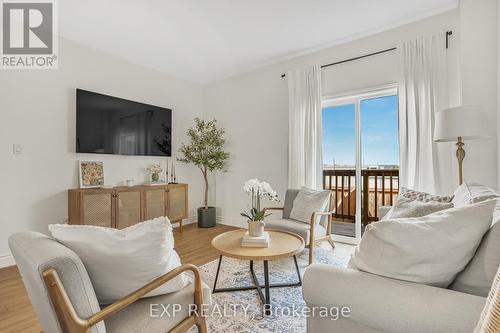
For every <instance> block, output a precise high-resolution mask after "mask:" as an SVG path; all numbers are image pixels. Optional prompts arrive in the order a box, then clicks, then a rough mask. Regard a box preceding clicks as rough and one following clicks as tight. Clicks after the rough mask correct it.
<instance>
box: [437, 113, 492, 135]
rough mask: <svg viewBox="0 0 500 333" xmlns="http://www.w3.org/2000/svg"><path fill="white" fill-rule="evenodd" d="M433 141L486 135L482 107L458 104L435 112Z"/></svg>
mask: <svg viewBox="0 0 500 333" xmlns="http://www.w3.org/2000/svg"><path fill="white" fill-rule="evenodd" d="M435 120H436V122H435V127H434V141H435V142H448V141H457V139H458V137H461V138H462V140H473V139H483V138H487V137H488V133H487V128H488V126H486V120H485V115H484V112H483V109H482V108H481V107H479V106H458V107H454V108H450V109H445V110H442V111H439V112H436V118H435Z"/></svg>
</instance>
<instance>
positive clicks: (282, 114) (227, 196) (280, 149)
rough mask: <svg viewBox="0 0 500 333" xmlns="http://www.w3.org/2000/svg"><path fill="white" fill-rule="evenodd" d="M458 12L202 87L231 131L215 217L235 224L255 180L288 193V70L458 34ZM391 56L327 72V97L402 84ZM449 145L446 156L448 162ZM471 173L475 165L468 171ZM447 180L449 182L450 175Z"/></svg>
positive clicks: (208, 104) (208, 109)
mask: <svg viewBox="0 0 500 333" xmlns="http://www.w3.org/2000/svg"><path fill="white" fill-rule="evenodd" d="M458 21H459V15H458V10H454V11H450V12H447V13H444V14H441V15H438V16H435V17H431V18H428V19H426V20H423V21H419V22H416V23H411V24H408V25H405V26H402V27H399V28H396V29H392V30H388V31H386V32H383V33H380V34H377V35H373V36H370V37H366V38H362V39H359V40H356V41H352V42H349V43H346V44H342V45H339V46H336V47H332V48H329V49H326V50H322V51H319V52H315V53H312V54H309V55H305V56H302V57H299V58H295V59H291V60H287V61H282V62H279V63H275V64H273V65H269V66H266V67H264V68H260V69H257V70H254V71H251V72H248V73H245V74H242V75H239V76H236V77H232V78H229V79H226V80H224V81H221V82H217V83H213V84H210V85H208V86H207V87H206V89H205V97H204V109H205V111H204V116H205V117H206V118H212V117H215V118H216V119H218V120H219V121H220V123H221V125H222V126H224V127H225V128H226V129H227V136H228V150H229V151H230V152H231V154H232V156H231V166H230V168H229V171H228V172H227V173H224V174H220V175H218V176H217V189H216V193H217V206H218V207H219V212H218V215H219V216H220V218H221V219H222V221H224V223H232V224H238V223H241V222H242V221H243V220H242V218H240V217H239V212H240V210H241V209H243V208H245V207H246V206H247V204H248V198H247V197H246V196H245V194H244V193H243V192H242V190H241V187H242V185H243V182H244V181H245V180H247V179H249V178H253V177H258V178H262V179H264V180H267V181H269V182H270V183H271V184H272V185H273V186H274V187H275V188H276V189H277V190H278V192H279V193H280V194H281V195H283V194H284V191H285V189H286V185H287V154H288V152H287V146H288V93H287V82H286V79H282V78H281V77H280V76H281V74H282V73H284V72H286V71H287V70H290V69H294V68H300V67H305V66H307V65H312V64H326V63H330V62H334V61H338V60H343V59H348V58H352V57H356V56H359V55H362V54H367V53H371V52H374V51H379V50H383V49H386V48H390V47H394V46H396V45H397V44H398V43H400V42H401V41H403V40H407V39H411V38H414V37H417V36H421V35H427V34H433V33H445V31H446V30H450V29H451V30H454V36H457V35H459V29H458ZM457 39H458V38H454V39H452V40H451V44H450V45H451V48H450V50H449V61H450V66H451V67H452V68H454V73H452V75H451V76H452V77H453V78H454V79H455V80H456V81H455V85H457V86H458V80H457V75H456V72H457V68H458V50H459V48H458V43H457ZM396 70H397V68H396V55H395V53H394V52H392V53H386V54H383V55H378V56H374V57H370V58H365V59H362V60H359V61H355V62H350V63H346V64H343V65H339V66H334V67H329V68H328V69H325V70H324V71H323V93H324V94H325V95H331V94H336V93H339V92H344V91H348V90H354V89H360V88H366V87H370V86H376V85H382V84H387V83H393V82H396V80H397V71H396ZM452 149H453V147H452V145H450V149H449V155H450V159H451V154H452ZM471 169H472V167H471ZM444 173H445V174H444V176H446V177H451V176H452V175H451V174H450V172H448V170H447V172H444Z"/></svg>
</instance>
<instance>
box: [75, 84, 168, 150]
mask: <svg viewBox="0 0 500 333" xmlns="http://www.w3.org/2000/svg"><path fill="white" fill-rule="evenodd" d="M171 139H172V110H171V109H166V108H162V107H158V106H153V105H148V104H143V103H138V102H133V101H129V100H126V99H123V98H117V97H112V96H107V95H102V94H98V93H94V92H90V91H86V90H81V89H77V90H76V152H77V153H94V154H120V155H147V156H171V153H172V151H171V150H172V144H171Z"/></svg>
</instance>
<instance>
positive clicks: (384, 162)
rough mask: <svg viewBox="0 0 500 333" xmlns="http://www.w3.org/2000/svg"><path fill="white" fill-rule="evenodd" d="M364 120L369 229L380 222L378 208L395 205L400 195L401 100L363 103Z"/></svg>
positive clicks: (365, 215) (364, 218) (386, 98)
mask: <svg viewBox="0 0 500 333" xmlns="http://www.w3.org/2000/svg"><path fill="white" fill-rule="evenodd" d="M360 116H361V156H362V177H363V180H364V181H363V183H365V184H367V188H364V189H363V193H362V197H363V199H362V201H363V205H362V211H363V214H362V222H363V225H366V224H367V223H370V222H372V221H377V220H378V219H379V217H378V207H380V206H387V205H392V203H393V200H394V199H395V197H396V196H397V193H398V189H399V182H398V180H399V178H398V175H399V140H398V97H397V96H396V95H391V96H384V97H378V98H371V99H365V100H362V101H361V103H360ZM366 178H368V181H367V182H366V181H365V179H366ZM365 186H366V185H365ZM365 192H367V193H365ZM365 195H367V196H368V200H366V198H365ZM366 204H367V205H368V208H367V209H366V208H365V205H366Z"/></svg>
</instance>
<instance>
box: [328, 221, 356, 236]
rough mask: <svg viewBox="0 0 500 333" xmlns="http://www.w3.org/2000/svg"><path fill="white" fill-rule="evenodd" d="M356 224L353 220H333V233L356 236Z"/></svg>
mask: <svg viewBox="0 0 500 333" xmlns="http://www.w3.org/2000/svg"><path fill="white" fill-rule="evenodd" d="M355 232H356V231H355V224H354V223H353V222H342V221H333V222H332V233H333V234H335V235H339V236H347V237H355V236H356V234H355Z"/></svg>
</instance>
